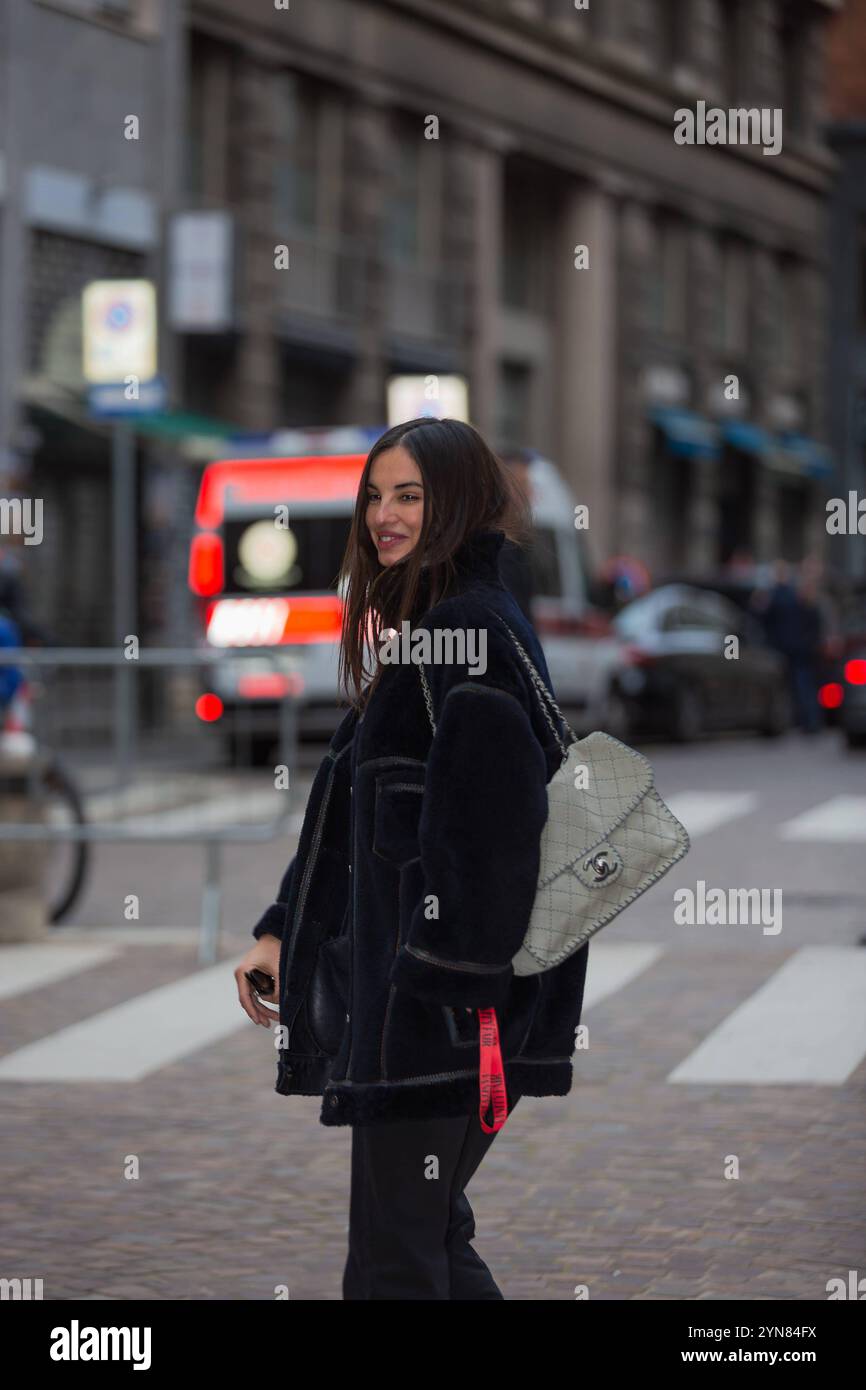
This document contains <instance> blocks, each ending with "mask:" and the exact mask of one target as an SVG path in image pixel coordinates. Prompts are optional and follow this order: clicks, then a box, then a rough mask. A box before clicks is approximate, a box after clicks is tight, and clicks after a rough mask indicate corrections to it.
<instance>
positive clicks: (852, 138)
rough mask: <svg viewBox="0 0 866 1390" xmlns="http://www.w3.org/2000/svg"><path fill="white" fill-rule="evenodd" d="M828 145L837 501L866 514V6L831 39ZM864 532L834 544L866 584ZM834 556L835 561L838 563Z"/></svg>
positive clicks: (845, 16)
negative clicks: (833, 162) (833, 163)
mask: <svg viewBox="0 0 866 1390" xmlns="http://www.w3.org/2000/svg"><path fill="white" fill-rule="evenodd" d="M826 71H827V104H828V113H827V114H828V118H829V125H828V129H827V138H828V141H829V144H830V147H831V149H832V150H833V152H834V154H835V155H836V158H837V161H838V168H837V174H836V178H835V180H834V183H833V191H832V196H831V207H830V228H831V232H830V251H831V254H830V265H831V274H830V357H829V363H828V365H829V376H828V381H829V386H828V394H829V401H830V437H831V439H832V443H833V448H834V452H835V455H836V458H837V460H838V471H837V474H836V482H837V483H838V487H837V488H836V490H835V495H836V496H839V497H844V498H847V497H848V496H849V494H850V493H851V492H853V493H855V495H856V497H857V498H858V500H859V501H860V502H861V504H863V507H864V512H866V0H848V3H847V4H846V5H845V7H844V9H843V10H842V11H841V12H840V13H839V14H838V16H836V17H835V18H834V20H833V23H832V25H831V27H830V30H829V33H828V44H827V70H826ZM862 526H863V531H862V532H857V533H851V534H849V535H847V536H844V537H834V539H833V540H832V541H831V545H832V547H833V550H834V552H835V551H836V550H838V555H839V559H838V560H837V563H838V565H839V568H841V569H844V571H845V572H846V573H847V574H848V575H851V576H856V577H857V578H858V579H860V580H863V579H866V519H864V521H863V523H862ZM835 558H836V557H835V554H834V559H835Z"/></svg>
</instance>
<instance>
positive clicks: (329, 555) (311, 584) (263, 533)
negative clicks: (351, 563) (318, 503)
mask: <svg viewBox="0 0 866 1390" xmlns="http://www.w3.org/2000/svg"><path fill="white" fill-rule="evenodd" d="M350 521H351V518H350V517H348V516H301V517H297V516H296V517H292V518H291V520H290V524H289V525H288V526H287V527H281V526H279V525H276V524H275V522H274V514H273V512H272V511H270V512H263V513H262V515H261V516H245V517H243V518H238V517H227V518H226V520H225V521H224V522H223V542H224V544H225V592H226V593H230V594H231V593H241V594H249V593H254V594H273V593H285V592H287V591H296V590H297V591H303V592H307V591H313V592H321V591H323V590H324V591H331V592H334V591H335V590H336V580H337V573H338V571H339V568H340V564H341V562H342V559H343V553H344V551H345V549H346V543H347V541H348V539H349V525H350Z"/></svg>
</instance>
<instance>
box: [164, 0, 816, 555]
mask: <svg viewBox="0 0 866 1390" xmlns="http://www.w3.org/2000/svg"><path fill="white" fill-rule="evenodd" d="M832 8H833V7H832V6H831V5H829V4H821V3H815V2H814V0H810V2H809V3H806V2H805V0H804V3H801V4H789V3H783V0H750V3H748V4H745V3H735V2H734V0H688V3H677V0H618V2H617V3H605V4H601V3H590V4H589V5H588V6H586V7H585V8H583V9H578V8H577V7H576V6H575V5H574V4H573V3H571V0H510V3H505V2H504V0H497V3H486V0H478V3H475V4H473V5H472V6H471V7H467V6H466V5H464V4H460V3H449V0H443V2H442V3H440V2H439V0H437V3H435V4H434V3H432V0H402V2H401V3H388V4H381V3H374V0H328V3H314V2H313V0H293V3H292V4H291V6H290V8H288V9H282V10H281V9H276V8H273V7H264V6H263V7H262V8H261V10H260V11H259V12H258V13H257V14H253V13H251V12H250V11H249V9H248V8H247V7H246V6H241V5H240V4H238V5H234V4H230V3H225V4H222V5H214V4H205V3H202V4H193V5H192V7H191V25H192V38H191V48H190V66H189V72H190V74H191V78H192V83H191V91H190V107H189V109H190V128H191V131H192V142H191V148H192V151H193V160H192V163H191V165H190V183H189V185H188V191H189V193H190V194H191V195H193V196H194V197H195V198H196V199H197V200H199V201H200V202H201V204H202V205H203V206H213V207H220V206H225V207H228V208H230V209H231V211H232V216H233V217H234V218H235V219H236V220H237V225H238V231H239V245H240V251H239V285H240V287H241V288H240V294H239V298H238V306H239V308H238V321H237V324H236V336H234V337H233V338H232V341H231V342H230V343H229V342H228V341H225V342H224V343H223V346H222V355H221V356H220V357H219V364H220V365H219V368H217V367H216V366H215V362H214V359H212V358H211V357H210V356H205V355H203V354H202V352H201V344H200V343H198V342H196V341H194V340H193V339H191V338H190V339H188V340H187V341H186V343H185V345H184V346H185V354H186V363H187V372H186V377H185V380H186V383H187V388H188V389H189V390H194V391H195V392H196V393H197V394H196V396H195V400H194V405H195V407H196V408H197V409H200V410H203V411H209V412H213V413H216V414H220V413H225V412H226V411H229V413H231V415H232V416H233V417H238V418H240V419H242V420H243V421H244V422H245V423H246V424H247V425H248V426H249V427H250V428H263V427H264V426H265V425H267V424H268V423H269V422H273V421H279V422H281V423H285V424H298V425H301V424H305V425H306V424H324V423H348V422H353V423H359V424H365V425H367V424H374V423H378V422H380V421H382V420H383V418H384V402H385V385H386V382H387V380H388V378H389V376H391V375H393V374H399V373H404V372H409V373H411V372H418V373H423V374H436V373H439V372H451V371H454V372H459V373H463V374H465V375H466V376H467V377H468V379H469V384H470V408H471V415H472V419H473V420H474V421H475V423H477V424H478V426H479V427H480V428H481V429H482V430H483V431H484V432H485V433H486V434H488V435H489V437H491V438H492V439H493V440H494V441H495V442H496V443H497V444H498V445H499V446H505V445H509V444H519V445H524V446H530V447H535V448H538V449H541V450H543V451H545V452H547V453H549V454H550V456H551V457H553V458H554V459H555V460H556V461H557V462H558V463H559V465H560V467H561V468H562V469H563V471H564V472H565V474H566V475H567V476H568V477H569V479H570V481H571V482H572V484H573V486H574V488H575V490H576V492H577V494H578V496H579V498H580V499H581V500H582V501H584V502H586V503H587V504H588V506H589V509H590V533H589V540H590V546H591V551H592V552H593V553H594V555H595V558H596V560H601V559H602V558H603V557H605V556H607V555H610V554H612V553H616V552H628V553H629V554H634V555H637V556H639V557H640V558H642V559H644V560H645V561H646V562H647V564H648V565H649V566H650V569H651V571H652V572H653V573H655V574H659V573H661V572H663V571H666V570H668V571H669V570H672V569H692V570H694V569H700V570H704V571H706V570H708V569H712V568H714V567H715V566H716V565H717V564H719V563H721V562H724V561H726V560H728V559H729V558H730V557H731V556H733V555H737V554H738V553H739V554H742V553H743V552H748V553H750V554H751V555H753V556H754V557H755V558H756V559H771V558H773V557H775V556H777V555H785V556H787V557H788V558H791V559H796V558H799V557H800V556H801V555H802V554H803V553H805V552H806V551H807V550H809V549H812V548H814V547H815V546H817V545H820V543H821V538H822V534H823V532H822V521H823V502H822V498H823V495H824V491H825V489H826V485H827V475H828V472H829V466H830V465H829V462H828V458H827V455H826V452H825V450H824V449H823V448H822V445H823V443H824V442H825V441H826V437H827V422H826V390H825V377H824V373H823V371H822V370H821V369H820V364H821V362H822V361H823V360H824V359H825V357H826V353H827V327H826V312H827V308H826V304H827V281H828V262H827V232H826V205H827V191H828V186H829V181H830V177H831V171H832V159H831V158H830V157H829V156H828V153H827V150H826V148H825V145H824V143H823V133H822V119H823V109H822V101H823V85H822V84H823V69H822V60H821V54H822V44H823V39H824V29H825V21H826V19H827V17H828V14H829V13H830V11H831V9H832ZM700 101H704V102H706V104H707V106H714V105H717V106H719V107H722V108H725V109H729V108H731V107H747V108H749V107H755V108H766V109H767V110H768V112H770V111H772V110H773V109H775V108H780V109H781V110H782V112H783V122H784V125H783V129H784V139H783V145H782V149H781V152H779V153H777V154H765V153H764V151H763V149H762V148H761V147H756V146H755V145H754V144H727V145H714V146H713V145H709V144H705V145H682V144H678V143H676V142H675V140H674V126H675V112H676V111H677V110H679V109H681V108H695V109H696V106H697V103H698V102H700ZM275 243H283V244H285V246H286V247H288V248H289V251H290V265H289V268H288V269H283V270H276V271H275V269H274V246H275ZM577 248H585V251H582V252H581V251H580V250H578V249H577ZM581 258H582V260H581ZM211 346H212V347H214V346H215V345H213V344H212V345H211ZM202 363H205V364H206V365H204V367H203V366H202Z"/></svg>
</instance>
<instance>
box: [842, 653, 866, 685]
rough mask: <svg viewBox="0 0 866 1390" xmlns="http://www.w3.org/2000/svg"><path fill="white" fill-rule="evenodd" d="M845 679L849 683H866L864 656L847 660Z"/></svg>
mask: <svg viewBox="0 0 866 1390" xmlns="http://www.w3.org/2000/svg"><path fill="white" fill-rule="evenodd" d="M845 679H846V681H847V682H848V684H849V685H866V661H864V660H863V659H862V657H857V658H856V659H855V660H854V661H846V662H845Z"/></svg>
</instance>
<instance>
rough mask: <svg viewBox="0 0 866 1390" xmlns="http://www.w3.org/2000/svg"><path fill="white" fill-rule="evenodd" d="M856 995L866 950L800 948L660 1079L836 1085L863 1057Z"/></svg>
mask: <svg viewBox="0 0 866 1390" xmlns="http://www.w3.org/2000/svg"><path fill="white" fill-rule="evenodd" d="M590 949H591V948H590ZM864 1001H866V952H864V951H862V950H859V949H857V948H856V947H844V946H837V947H834V946H806V947H804V948H803V949H802V950H800V951H797V952H796V953H795V954H794V955H793V956H791V957H790V958H789V959H788V960H786V961H785V963H784V965H782V966H781V967H780V968H779V969H778V970H777V971H776V972H775V974H774V975H772V976H771V977H770V979H769V980H767V982H766V984H764V985H762V987H761V988H760V989H759V990H757V991H756V993H755V994H753V995H752V996H751V998H750V999H747V1000H745V1002H744V1003H742V1004H740V1005H739V1007H738V1008H736V1009H735V1010H734V1011H733V1013H731V1014H729V1015H728V1017H727V1018H726V1019H725V1020H724V1022H723V1023H720V1024H719V1026H718V1028H715V1029H714V1030H713V1032H712V1033H710V1035H709V1036H708V1037H707V1038H705V1039H704V1041H703V1042H702V1043H701V1044H700V1046H699V1047H697V1048H695V1050H694V1052H692V1054H691V1055H690V1056H689V1057H687V1058H686V1059H685V1061H684V1062H681V1063H680V1065H679V1066H678V1067H675V1068H674V1070H673V1071H672V1072H671V1073H670V1075H669V1076H668V1081H674V1082H702V1083H715V1084H724V1085H731V1086H756V1085H758V1086H759V1085H763V1086H776V1085H781V1084H787V1085H790V1084H798V1085H802V1086H841V1085H842V1083H843V1082H845V1081H847V1079H848V1077H849V1076H850V1075H851V1073H852V1072H853V1071H854V1070H855V1068H856V1067H858V1066H859V1065H860V1062H861V1061H862V1060H863V1058H864V1056H866V1007H864Z"/></svg>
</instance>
